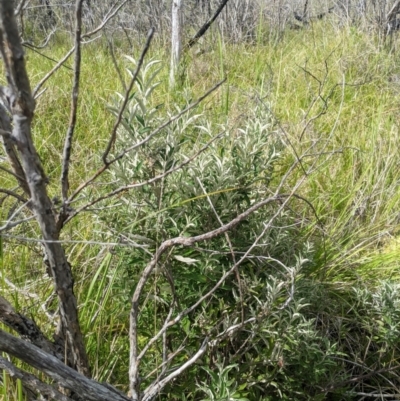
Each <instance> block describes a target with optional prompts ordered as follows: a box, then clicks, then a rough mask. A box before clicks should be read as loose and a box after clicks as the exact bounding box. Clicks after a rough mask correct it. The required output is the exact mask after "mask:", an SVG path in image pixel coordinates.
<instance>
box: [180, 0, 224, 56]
mask: <svg viewBox="0 0 400 401" xmlns="http://www.w3.org/2000/svg"><path fill="white" fill-rule="evenodd" d="M228 1H229V0H222V1H221V4H220V5H219V7H218V8H217V10H216V11H215V13H214V15H213V16H212V17H211V18H210V19H209V20H208V21H207V22H206V23H205V24H204V25H203V26H202V27H201V28H200V29H199V31H198V32H197V33H196V35H194V36H193V38H192V39H190V40H189V42H188V43H187V44H186V46H185V50H188V49H190V48H191V47H193V46H194V45H195V44H196V43H197V41H198V40H199V39H200V38H201V37H202V36H203V35H204V34H205V33H206V32H207V31H208V29H209V28H210V26H211V24H212V23H213V22H214V21H215V20H216V19H217V17H218V15H219V14H220V13H221V11H222V10H223V9H224V7H225V6H226V4H227V3H228Z"/></svg>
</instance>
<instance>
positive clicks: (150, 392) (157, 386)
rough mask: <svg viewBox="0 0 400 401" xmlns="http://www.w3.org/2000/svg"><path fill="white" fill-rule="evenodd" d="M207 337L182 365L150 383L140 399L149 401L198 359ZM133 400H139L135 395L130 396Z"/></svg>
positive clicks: (205, 348) (205, 347) (202, 352)
mask: <svg viewBox="0 0 400 401" xmlns="http://www.w3.org/2000/svg"><path fill="white" fill-rule="evenodd" d="M207 345H208V338H205V340H204V341H203V344H202V345H201V347H200V349H199V350H198V351H197V352H196V353H195V354H194V355H193V356H192V357H191V358H190V359H189V360H188V361H187V362H185V363H184V364H183V365H182V366H180V367H179V368H178V369H176V370H174V371H173V372H172V373H171V374H170V375H169V376H167V377H166V378H165V379H162V380H160V381H156V382H155V383H152V384H151V385H150V386H149V387H147V388H146V390H145V391H144V392H143V397H142V398H140V401H150V400H152V399H153V398H154V397H155V396H156V395H157V394H158V393H159V392H160V391H161V390H162V389H163V388H164V387H165V386H166V385H167V384H168V383H169V382H170V381H171V380H173V379H175V377H177V376H179V375H180V374H181V373H182V372H184V371H185V370H186V369H187V368H189V367H190V366H192V365H193V364H194V363H196V361H197V360H198V359H200V358H201V357H202V356H203V355H204V353H205V352H206V351H207ZM132 400H133V401H139V398H135V395H133V396H132Z"/></svg>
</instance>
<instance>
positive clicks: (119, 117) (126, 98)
mask: <svg viewBox="0 0 400 401" xmlns="http://www.w3.org/2000/svg"><path fill="white" fill-rule="evenodd" d="M153 35H154V29H153V28H152V29H150V31H149V33H148V35H147V39H146V43H145V45H144V48H143V50H142V54H141V55H140V57H139V61H138V63H137V66H136V70H135V72H134V73H133V75H132V79H131V81H130V83H129V85H128V88H127V90H126V92H125V96H124V100H123V102H122V104H121V107H120V109H119V112H118V115H117V119H116V121H115V124H114V127H113V129H112V131H111V135H110V139H109V141H108V144H107V147H106V150H105V151H104V153H103V163H104V165H105V166H108V165H109V164H110V162H109V161H108V160H107V157H108V155H109V153H110V151H111V149H112V147H113V146H114V143H115V140H116V137H117V130H118V127H119V126H120V124H121V121H122V116H123V113H124V111H125V108H126V106H127V105H128V101H129V97H130V94H131V91H132V89H133V85H134V84H135V81H136V78H137V76H138V74H139V71H140V69H141V67H142V65H143V61H144V58H145V57H146V54H147V52H148V50H149V48H150V44H151V40H152V39H153Z"/></svg>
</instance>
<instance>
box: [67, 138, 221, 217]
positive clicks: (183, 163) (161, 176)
mask: <svg viewBox="0 0 400 401" xmlns="http://www.w3.org/2000/svg"><path fill="white" fill-rule="evenodd" d="M222 135H223V133H221V134H219V135H217V136H215V137H214V138H212V139H211V140H210V141H209V142H207V143H206V144H205V145H204V146H203V147H202V148H201V149H200V150H199V151H198V152H196V153H195V154H194V155H192V156H191V157H189V158H188V159H186V160H185V161H184V162H182V163H181V164H179V165H178V166H176V167H172V168H171V169H170V170H167V171H165V172H164V173H162V174H159V175H157V176H155V177H153V178H151V179H149V180H147V181H143V182H139V183H136V184H129V185H125V186H123V187H119V188H117V189H116V190H114V191H112V192H109V193H108V194H106V195H103V196H101V197H99V198H97V199H94V200H93V201H91V202H89V203H87V204H86V205H84V206H82V207H80V208H79V209H77V210H74V211H73V212H71V213H70V215H69V217H68V218H67V219H66V220H65V224H66V223H68V222H69V221H70V220H71V219H72V218H73V217H75V216H76V215H78V214H79V213H81V212H83V211H84V210H87V209H88V208H89V207H91V206H93V205H95V204H96V203H98V202H100V201H102V200H105V199H109V198H112V197H113V196H116V195H118V194H120V193H121V192H126V191H129V190H131V189H134V188H140V187H143V186H145V185H149V184H152V183H154V182H156V181H158V180H161V179H163V178H165V177H167V176H168V175H170V174H172V173H174V172H175V171H178V170H180V169H181V168H183V167H185V166H186V165H188V164H189V163H190V162H192V161H193V160H194V159H196V158H197V157H198V156H199V155H200V154H201V153H203V152H204V151H205V150H207V149H208V147H209V146H210V145H211V144H212V143H213V142H214V141H216V140H217V139H219V138H221V136H222ZM106 168H107V167H106V166H103V169H100V170H99V171H101V172H103V171H105V169H106ZM96 174H97V173H96ZM99 175H100V174H99ZM97 176H98V175H97Z"/></svg>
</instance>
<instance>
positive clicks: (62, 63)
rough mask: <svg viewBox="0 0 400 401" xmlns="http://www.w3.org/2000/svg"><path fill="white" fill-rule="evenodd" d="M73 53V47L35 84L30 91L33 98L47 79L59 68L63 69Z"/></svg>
mask: <svg viewBox="0 0 400 401" xmlns="http://www.w3.org/2000/svg"><path fill="white" fill-rule="evenodd" d="M74 51H75V46H74V47H73V48H72V49H70V50H69V51H68V52H67V53H66V54H65V56H64V57H63V58H62V59H61V60H60V61H59V62H58V63H57V64H56V65H55V66H54V67H53V68H52V69H51V70H50V71H49V72H48V73H47V74H46V75H45V76H44V77H43V78H42V79H41V80H40V81H39V82H38V83H37V85H36V86H35V88H34V89H33V91H32V95H33V97H36V95H37V94H38V92H39V91H40V89H41V87H42V86H43V85H44V84H45V83H46V82H47V80H48V79H49V78H51V77H52V76H53V74H54V73H55V72H56V71H57V70H59V69H60V68H61V67H65V66H64V63H65V62H66V61H67V60H68V59H69V58H70V57H71V55H72V54H73V53H74ZM68 68H69V67H68Z"/></svg>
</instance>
